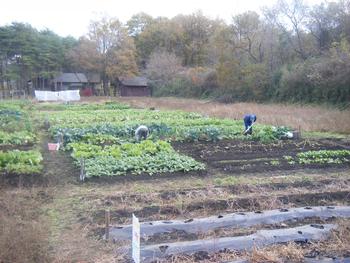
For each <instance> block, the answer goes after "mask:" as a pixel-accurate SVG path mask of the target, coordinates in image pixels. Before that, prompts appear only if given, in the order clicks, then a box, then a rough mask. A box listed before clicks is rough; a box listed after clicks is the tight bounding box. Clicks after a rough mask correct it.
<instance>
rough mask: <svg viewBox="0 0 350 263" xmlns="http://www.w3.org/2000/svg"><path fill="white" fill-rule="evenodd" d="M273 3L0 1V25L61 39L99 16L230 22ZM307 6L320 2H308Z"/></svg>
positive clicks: (239, 0)
mask: <svg viewBox="0 0 350 263" xmlns="http://www.w3.org/2000/svg"><path fill="white" fill-rule="evenodd" d="M274 2H275V0H171V1H167V0H85V1H84V0H56V1H52V0H1V1H0V3H1V4H0V7H1V8H0V25H1V26H2V25H5V24H10V23H11V22H14V21H16V22H25V23H29V24H31V25H32V26H33V27H35V28H37V29H44V28H48V29H50V30H52V31H54V32H55V33H57V34H59V35H61V36H67V35H71V36H74V37H79V36H82V35H84V34H85V33H86V32H87V27H88V25H89V22H90V20H92V19H98V18H100V17H101V16H102V15H108V16H111V17H117V18H119V19H120V20H121V21H122V22H126V21H127V20H128V19H129V18H130V17H131V16H132V15H134V14H137V13H139V12H145V13H147V14H149V15H151V16H153V17H157V16H166V17H169V18H171V17H173V16H175V15H177V14H190V13H193V12H195V11H198V10H202V11H203V13H204V14H205V15H207V16H209V17H211V18H217V17H218V18H222V19H224V20H226V21H227V22H230V21H231V17H232V15H235V14H239V13H242V12H245V11H247V10H254V11H259V10H260V8H261V7H262V6H271V5H272V4H273V3H274ZM306 2H307V3H309V4H315V3H320V2H322V1H321V0H308V1H306Z"/></svg>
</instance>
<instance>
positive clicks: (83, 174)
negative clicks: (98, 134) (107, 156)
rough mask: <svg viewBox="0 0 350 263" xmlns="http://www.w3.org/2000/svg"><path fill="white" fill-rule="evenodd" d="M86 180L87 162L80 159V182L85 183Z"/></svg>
mask: <svg viewBox="0 0 350 263" xmlns="http://www.w3.org/2000/svg"><path fill="white" fill-rule="evenodd" d="M84 180H85V160H84V159H83V158H81V159H80V181H82V182H84Z"/></svg>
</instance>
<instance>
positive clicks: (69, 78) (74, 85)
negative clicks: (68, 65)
mask: <svg viewBox="0 0 350 263" xmlns="http://www.w3.org/2000/svg"><path fill="white" fill-rule="evenodd" d="M53 83H54V90H76V89H79V90H80V93H81V95H82V96H92V95H93V93H94V92H93V91H94V90H95V88H96V87H97V86H98V85H100V83H101V78H100V74H98V73H88V74H84V73H62V74H60V75H59V76H57V77H56V78H54V79H53Z"/></svg>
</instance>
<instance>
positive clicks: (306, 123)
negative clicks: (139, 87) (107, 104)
mask: <svg viewBox="0 0 350 263" xmlns="http://www.w3.org/2000/svg"><path fill="white" fill-rule="evenodd" d="M118 100H119V101H122V102H126V103H128V104H130V105H131V106H134V107H140V108H150V107H154V108H156V109H177V110H184V111H190V112H198V113H201V114H203V115H207V116H211V117H219V118H230V119H236V120H240V119H242V118H243V116H244V114H247V113H255V114H256V115H257V116H258V122H259V123H264V124H271V125H275V126H281V125H283V126H289V127H292V128H295V129H299V127H300V128H301V130H302V131H321V132H337V133H350V110H343V111H341V110H337V109H330V108H325V107H322V106H298V105H285V104H258V103H233V104H223V103H218V102H212V101H203V100H195V99H178V98H147V97H140V98H135V97H123V98H118Z"/></svg>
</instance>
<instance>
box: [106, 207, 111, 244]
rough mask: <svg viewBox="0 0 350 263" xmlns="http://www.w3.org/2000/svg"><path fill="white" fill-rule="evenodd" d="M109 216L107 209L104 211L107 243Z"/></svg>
mask: <svg viewBox="0 0 350 263" xmlns="http://www.w3.org/2000/svg"><path fill="white" fill-rule="evenodd" d="M110 216H111V213H110V211H109V208H108V209H107V210H106V212H105V221H106V230H105V232H106V240H107V241H108V239H109V222H110Z"/></svg>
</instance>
